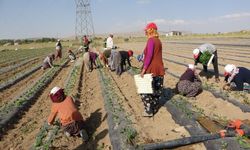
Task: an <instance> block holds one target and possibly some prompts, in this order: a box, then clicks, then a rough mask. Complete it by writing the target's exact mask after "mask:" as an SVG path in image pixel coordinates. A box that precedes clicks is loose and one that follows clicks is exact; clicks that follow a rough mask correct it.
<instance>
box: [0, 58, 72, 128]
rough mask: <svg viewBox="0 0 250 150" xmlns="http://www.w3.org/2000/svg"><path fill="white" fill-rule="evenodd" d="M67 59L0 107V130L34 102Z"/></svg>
mask: <svg viewBox="0 0 250 150" xmlns="http://www.w3.org/2000/svg"><path fill="white" fill-rule="evenodd" d="M68 62H69V61H68V60H64V61H63V62H62V65H61V66H60V67H54V68H52V69H50V70H49V71H48V72H46V73H45V74H44V75H43V76H42V77H41V78H40V79H38V81H37V82H36V83H35V84H34V85H33V86H32V87H31V88H29V89H28V90H27V91H25V92H24V93H23V94H22V95H21V96H20V97H18V98H17V99H15V100H13V101H11V102H9V103H8V104H7V105H5V106H3V107H1V109H0V128H1V131H0V132H5V127H6V126H7V125H8V124H9V123H11V122H14V121H15V119H16V118H17V116H18V115H19V114H20V113H21V112H22V111H23V110H25V109H27V108H28V107H29V106H30V105H31V104H32V103H34V102H35V99H36V98H37V96H39V93H41V92H42V91H43V90H44V88H46V86H47V85H48V84H49V83H50V82H51V81H52V80H53V78H54V77H55V76H56V75H57V74H58V72H59V71H60V70H61V69H62V68H63V66H65V65H66V64H67V63H68Z"/></svg>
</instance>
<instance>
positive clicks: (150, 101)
mask: <svg viewBox="0 0 250 150" xmlns="http://www.w3.org/2000/svg"><path fill="white" fill-rule="evenodd" d="M163 79H164V77H162V76H156V77H153V81H152V87H153V94H141V99H142V102H143V104H144V108H145V111H146V112H147V113H156V112H157V111H158V109H159V99H160V96H161V94H162V90H163Z"/></svg>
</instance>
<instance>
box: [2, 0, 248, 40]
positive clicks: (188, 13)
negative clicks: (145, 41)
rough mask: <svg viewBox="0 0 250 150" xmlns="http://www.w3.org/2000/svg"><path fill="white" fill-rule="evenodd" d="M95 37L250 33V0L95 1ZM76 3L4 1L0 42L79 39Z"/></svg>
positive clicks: (92, 2) (92, 0) (70, 0)
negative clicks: (147, 30)
mask: <svg viewBox="0 0 250 150" xmlns="http://www.w3.org/2000/svg"><path fill="white" fill-rule="evenodd" d="M90 6H91V14H92V19H93V24H94V31H95V34H109V33H113V34H115V33H126V32H142V33H143V29H144V27H145V25H146V23H148V22H155V23H156V24H157V26H158V30H159V31H164V32H167V31H170V30H180V31H187V32H191V33H217V32H231V31H240V30H250V9H249V8H250V0H90ZM75 9H76V6H75V0H0V39H18V38H34V37H56V38H59V37H60V38H61V37H70V36H74V35H75V21H76V10H75Z"/></svg>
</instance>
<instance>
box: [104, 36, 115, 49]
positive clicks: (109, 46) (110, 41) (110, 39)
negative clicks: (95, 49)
mask: <svg viewBox="0 0 250 150" xmlns="http://www.w3.org/2000/svg"><path fill="white" fill-rule="evenodd" d="M106 46H107V48H112V47H113V46H114V44H113V38H112V37H108V38H107V42H106Z"/></svg>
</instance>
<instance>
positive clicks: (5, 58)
mask: <svg viewBox="0 0 250 150" xmlns="http://www.w3.org/2000/svg"><path fill="white" fill-rule="evenodd" d="M249 40H250V37H249V36H242V37H240V36H239V37H238V36H237V37H213V36H208V37H206V38H204V37H193V38H192V37H191V38H189V37H188V38H180V39H179V38H173V39H166V38H162V39H161V41H162V44H163V60H164V67H165V69H166V75H165V77H164V94H163V96H162V98H161V104H162V107H161V108H160V110H159V111H158V112H157V114H156V115H155V116H154V117H152V118H145V117H142V112H143V103H142V102H141V99H140V96H139V95H138V94H137V93H136V87H135V84H134V80H133V75H134V74H137V73H138V72H139V71H140V69H139V68H140V67H141V65H142V64H141V63H139V62H137V61H136V59H135V58H131V62H132V66H133V67H132V69H130V70H128V71H127V72H125V73H123V74H122V75H121V76H117V75H115V73H114V72H111V71H109V70H108V69H107V68H102V67H101V68H99V69H95V70H93V71H92V72H86V71H85V68H84V65H83V58H82V53H78V54H77V61H75V62H73V63H72V62H69V60H68V59H67V58H66V57H67V56H66V50H67V49H69V48H71V49H73V50H74V51H76V49H77V47H78V46H79V45H77V44H75V43H76V42H73V44H72V42H65V43H64V42H62V44H63V45H64V44H65V47H64V51H63V54H64V56H63V59H62V60H56V61H55V64H56V67H54V68H53V69H50V70H49V69H47V70H46V71H43V70H41V69H40V65H41V62H42V61H43V59H44V57H45V56H46V55H47V54H48V53H51V52H53V51H54V50H53V46H54V44H53V43H50V44H45V45H39V44H37V45H28V44H27V45H24V46H20V47H19V49H18V50H15V47H14V46H9V47H7V48H6V47H0V50H1V51H0V58H1V60H0V92H1V93H0V106H1V108H0V127H1V131H0V134H1V141H0V149H18V150H22V149H100V150H102V149H103V150H106V149H143V148H146V146H147V145H146V144H150V143H158V142H163V141H170V140H174V139H179V138H184V137H189V136H196V135H204V134H210V133H216V132H218V131H219V130H220V129H222V128H223V127H222V126H225V125H226V124H227V122H228V121H229V120H233V119H241V120H244V121H245V123H246V124H249V122H250V121H249V120H250V95H249V94H247V93H243V92H228V91H223V90H222V85H223V77H222V76H220V83H215V82H214V77H213V73H211V78H209V79H208V80H207V79H205V78H204V77H203V76H202V73H201V77H202V81H203V89H204V91H203V92H202V93H201V94H200V95H198V96H197V97H196V98H186V97H183V96H180V95H176V94H175V93H174V88H175V85H176V83H177V82H178V77H179V76H180V75H181V74H182V73H183V72H184V71H185V69H186V65H187V64H189V63H193V59H192V50H193V49H194V48H196V47H197V46H199V45H200V44H202V43H205V42H210V43H213V44H215V45H216V47H217V49H218V56H219V71H220V74H221V75H222V74H223V68H224V66H225V64H228V63H230V64H235V65H237V66H243V67H247V68H250V59H249V58H250V43H249ZM100 41H101V40H100ZM100 41H97V42H96V43H95V44H94V45H93V46H94V47H95V46H96V47H95V48H96V50H100V49H101V45H102V43H101V42H100ZM98 42H99V43H98ZM114 42H115V43H116V45H117V46H118V47H119V49H121V50H128V49H132V50H134V52H135V55H138V54H140V53H141V52H142V51H143V49H144V46H145V43H146V39H145V38H137V39H136V38H132V39H129V40H123V38H117V39H115V40H114ZM30 47H32V48H30ZM99 64H100V62H99ZM198 66H199V69H202V66H201V65H198ZM209 69H212V65H211V66H210V68H209ZM199 71H200V70H199ZM54 86H60V87H63V88H64V89H65V91H66V92H67V94H68V95H71V96H72V97H74V99H75V100H76V102H77V106H78V108H79V111H80V112H81V114H82V115H83V116H84V118H85V123H86V126H87V131H88V132H89V134H90V137H91V138H90V140H89V141H88V142H87V143H82V141H81V139H80V138H76V137H67V136H65V135H64V133H63V131H62V130H61V129H59V124H58V123H57V124H56V125H54V126H48V125H47V123H46V120H47V117H48V115H49V113H50V106H51V101H50V99H49V97H48V94H49V91H50V90H51V89H52V88H53V87H54ZM214 122H217V123H218V124H219V125H218V126H216V125H215V126H214V127H213V125H214ZM144 146H145V147H144ZM244 148H250V142H249V140H248V139H247V138H245V137H232V138H225V139H218V140H210V141H206V142H203V143H196V144H193V145H188V146H182V147H178V148H176V149H183V150H184V149H190V150H191V149H197V150H201V149H232V150H234V149H244Z"/></svg>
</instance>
